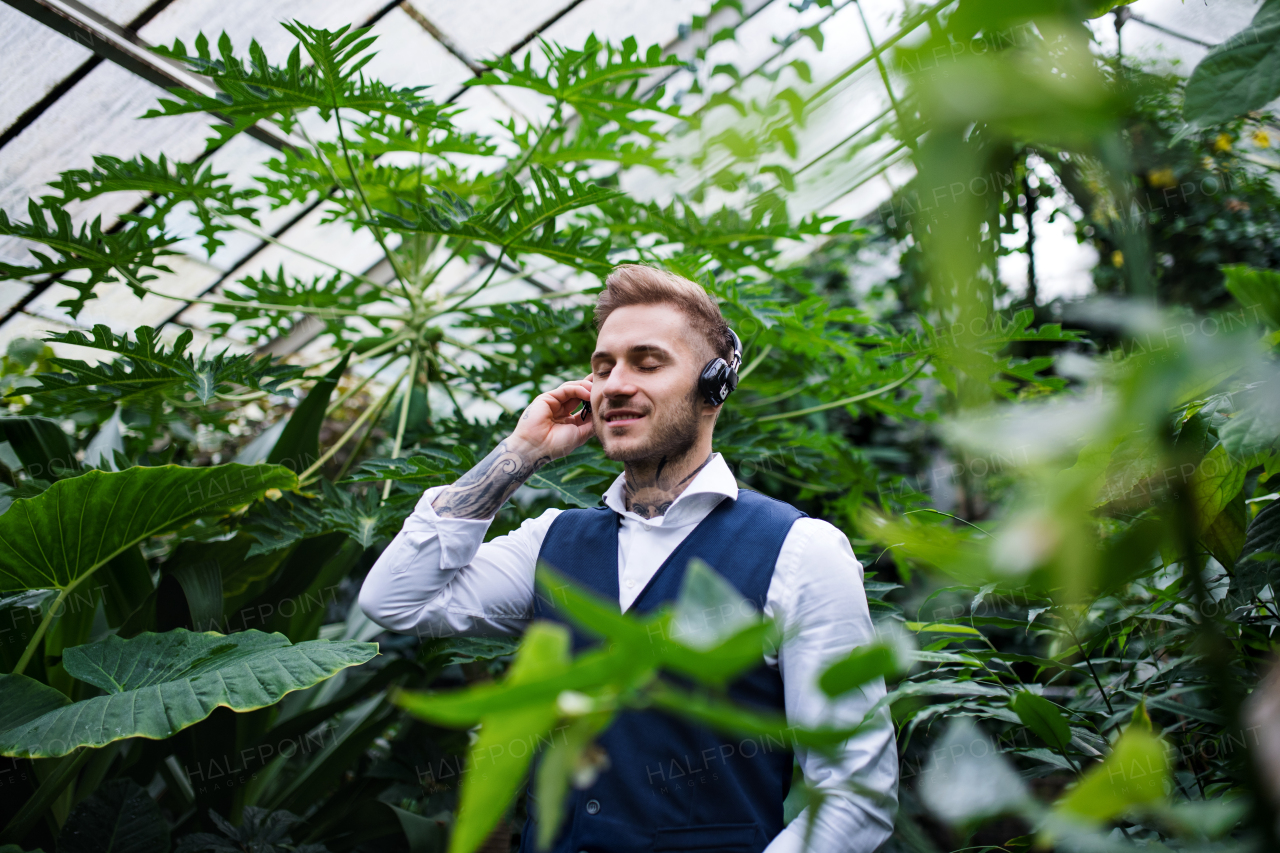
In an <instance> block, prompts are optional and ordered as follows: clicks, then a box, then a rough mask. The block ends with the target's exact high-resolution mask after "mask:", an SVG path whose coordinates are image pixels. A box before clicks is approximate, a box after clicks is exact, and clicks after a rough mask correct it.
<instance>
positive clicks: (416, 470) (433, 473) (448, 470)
mask: <svg viewBox="0 0 1280 853" xmlns="http://www.w3.org/2000/svg"><path fill="white" fill-rule="evenodd" d="M423 452H424V453H425V454H429V455H415V456H410V457H407V458H405V457H401V458H399V459H382V458H380V459H366V460H365V461H364V462H362V463H360V467H359V468H357V469H356V470H355V471H354V472H353V473H352V474H351V476H350V477H348V478H347V479H346V480H343V483H379V482H382V481H383V480H395V481H396V482H398V483H406V484H409V485H412V486H415V487H421V488H428V487H430V486H438V485H440V484H442V483H451V482H453V481H454V480H456V479H457V478H458V477H459V476H461V475H462V474H463V473H464V472H465V471H466V470H467V469H468V468H470V467H471V465H470V464H468V463H467V462H466V460H461V459H459V458H458V457H457V456H455V455H454V454H452V453H446V452H444V451H434V450H426V451H423ZM471 464H474V460H471Z"/></svg>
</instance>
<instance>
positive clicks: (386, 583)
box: [360, 265, 898, 853]
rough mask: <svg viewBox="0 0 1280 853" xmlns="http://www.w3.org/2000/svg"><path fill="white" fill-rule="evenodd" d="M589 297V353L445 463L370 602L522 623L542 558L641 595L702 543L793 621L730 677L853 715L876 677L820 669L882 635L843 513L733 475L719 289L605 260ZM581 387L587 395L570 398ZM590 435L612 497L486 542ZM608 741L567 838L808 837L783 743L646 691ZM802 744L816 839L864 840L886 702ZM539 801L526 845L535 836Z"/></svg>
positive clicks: (607, 841) (597, 584)
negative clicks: (838, 742) (831, 684)
mask: <svg viewBox="0 0 1280 853" xmlns="http://www.w3.org/2000/svg"><path fill="white" fill-rule="evenodd" d="M595 313H596V325H597V328H598V330H599V336H598V339H597V342H596V349H595V352H594V353H593V354H592V356H591V375H590V376H588V377H586V378H585V379H581V380H578V381H576V382H569V383H566V384H564V385H561V386H560V387H559V388H557V389H555V390H553V391H549V392H547V393H545V394H541V395H539V396H538V397H537V398H536V399H535V400H534V401H533V402H532V403H531V404H530V405H529V407H528V408H527V409H526V410H525V411H524V413H523V414H522V415H521V416H520V420H519V422H518V423H517V426H516V428H515V430H514V432H512V433H511V435H510V436H509V437H508V438H507V439H506V440H505V441H503V442H502V443H500V444H499V445H498V447H497V448H495V449H494V451H493V452H492V453H490V454H489V455H488V456H487V457H485V458H484V460H483V461H481V462H480V463H479V464H477V465H476V466H475V467H474V468H473V469H471V471H469V472H468V473H467V474H466V475H464V476H463V477H462V478H461V479H460V480H458V481H457V482H456V483H454V484H453V485H450V486H443V487H437V488H433V489H428V490H427V492H426V493H425V494H424V495H423V496H422V499H421V500H420V501H419V502H418V505H417V508H416V510H415V511H414V513H413V515H411V516H410V517H409V518H408V519H407V520H406V521H405V524H404V528H403V529H402V530H401V532H400V533H399V534H398V535H397V536H396V538H395V539H394V540H393V541H392V543H391V545H390V546H388V548H387V550H386V551H384V552H383V554H382V556H381V557H380V558H379V559H378V561H377V563H376V564H375V565H374V566H373V568H372V569H371V570H370V572H369V576H368V578H367V579H366V580H365V582H364V586H363V588H362V589H361V591H360V606H361V607H362V608H363V610H364V612H365V613H366V614H368V616H369V618H370V619H372V620H374V621H375V622H377V623H378V624H380V625H382V626H384V627H386V628H388V629H390V630H393V631H403V632H406V633H407V632H419V633H422V634H428V635H430V636H450V635H466V634H471V635H477V634H517V633H519V632H520V631H521V630H522V629H523V628H524V626H525V625H527V624H528V622H529V621H530V619H532V618H556V617H555V615H554V613H553V612H548V611H546V610H545V609H544V607H543V604H544V602H543V600H542V599H541V597H535V595H534V568H535V566H536V564H537V563H538V561H539V560H543V561H545V562H546V563H547V564H548V565H551V566H553V567H555V568H556V569H558V570H559V571H560V572H561V573H562V574H565V575H567V576H568V577H569V578H570V579H571V580H573V581H575V582H577V583H579V584H582V585H585V586H588V587H590V588H591V589H593V590H594V591H596V592H597V593H599V594H601V595H603V596H606V597H609V598H616V600H617V602H618V607H619V609H620V610H621V611H622V612H645V611H649V610H653V609H655V608H657V607H659V606H661V605H662V604H664V603H668V602H670V601H671V600H672V599H674V597H675V596H676V594H677V592H678V590H679V588H680V580H681V578H682V577H683V574H684V571H685V569H686V566H687V564H688V562H689V560H690V559H691V558H693V557H699V558H702V559H704V560H706V562H708V563H709V564H710V565H711V566H712V567H713V568H714V569H715V570H716V571H718V572H719V573H721V574H722V575H724V576H725V577H726V578H727V579H728V580H729V581H730V582H731V583H733V584H734V585H735V586H736V587H737V588H738V590H739V592H741V593H742V594H743V595H744V597H746V598H747V599H754V600H755V601H756V603H757V604H763V611H764V613H765V615H766V616H769V617H772V618H773V619H775V620H776V621H777V622H778V623H779V625H780V626H781V627H782V629H783V632H784V633H783V640H782V641H781V643H780V646H779V648H778V649H777V651H776V654H769V655H766V656H765V658H764V661H763V662H762V663H761V665H760V666H759V667H758V668H757V669H756V670H755V671H753V672H752V673H750V674H749V675H748V676H744V677H743V678H742V679H740V680H739V682H737V683H735V685H733V689H734V691H736V692H734V694H733V695H734V696H735V698H739V699H742V700H746V701H751V702H755V703H756V704H759V705H763V706H764V707H765V708H766V709H769V710H774V711H776V712H785V713H786V717H787V720H788V722H789V723H790V724H792V725H800V726H817V725H829V726H850V725H856V724H857V723H858V722H860V721H862V719H863V717H864V715H866V713H867V712H868V711H869V709H870V708H871V707H872V706H873V705H874V704H875V702H876V701H877V700H878V699H880V698H881V697H883V696H884V692H885V688H884V684H883V682H882V681H877V682H875V683H873V684H870V685H867V686H866V687H865V688H864V689H863V690H861V691H858V690H855V691H852V694H851V695H848V696H847V698H846V697H841V698H840V699H838V700H831V699H829V698H828V697H827V696H826V695H825V694H824V693H822V691H821V690H820V689H819V688H818V686H817V683H816V679H817V677H818V675H820V674H821V672H822V671H823V670H825V668H826V667H827V666H828V665H830V663H832V662H833V661H834V660H836V659H838V658H840V657H843V656H844V655H846V654H848V653H849V651H850V650H851V649H853V648H855V647H856V646H860V645H864V644H866V643H868V642H870V641H871V640H872V638H873V629H872V624H871V618H870V613H869V611H868V607H867V601H866V596H865V593H864V591H863V588H862V567H861V565H860V564H859V562H858V561H857V560H856V559H855V558H854V556H853V551H852V549H851V548H850V545H849V541H848V539H847V538H846V537H845V536H844V534H843V533H841V532H840V531H839V530H837V529H836V528H835V527H833V526H832V525H830V524H828V523H827V522H825V521H819V520H817V519H811V518H808V517H806V516H804V515H803V513H800V512H799V511H797V510H795V509H793V508H792V507H790V506H788V505H787V504H784V503H781V502H779V501H774V500H772V499H770V498H766V497H763V496H761V495H759V494H757V493H755V492H751V491H747V490H740V489H738V487H737V485H736V480H735V478H734V476H733V473H732V472H731V471H730V469H729V466H728V465H727V464H726V463H725V461H724V459H722V458H721V456H720V455H719V454H718V453H715V452H713V451H712V447H711V436H712V431H713V429H714V427H715V422H716V418H717V417H718V416H719V414H720V409H721V404H723V402H724V398H725V397H726V396H728V394H729V393H730V391H732V390H733V387H734V386H735V385H736V383H737V374H736V372H735V370H736V368H737V366H738V363H739V362H740V361H741V350H740V344H738V343H737V338H736V336H734V335H733V333H732V332H731V331H730V330H729V327H728V326H727V325H726V323H725V321H724V318H723V317H722V316H721V314H720V309H719V307H718V306H717V304H716V302H715V301H714V300H713V299H712V298H711V297H710V296H709V295H708V294H707V293H706V292H705V291H704V290H703V289H702V288H701V287H699V286H698V285H696V284H694V283H692V282H690V281H687V280H685V279H683V278H680V277H678V276H675V275H671V274H668V273H665V272H662V271H659V270H656V269H652V268H649V267H645V266H638V265H624V266H621V267H618V268H617V269H616V270H614V271H613V273H612V274H610V276H609V277H608V280H607V282H606V289H605V291H604V292H603V293H602V294H601V295H600V297H599V300H598V302H597V304H596V309H595ZM735 350H737V351H736V352H735ZM717 359H721V360H723V361H717ZM584 402H589V405H590V414H589V415H584V414H583V413H582V412H575V409H577V408H578V406H579V405H580V404H582V403H584ZM593 435H594V436H596V437H598V438H599V439H600V442H601V444H602V445H603V448H604V452H605V454H606V455H607V456H608V457H609V458H610V459H614V460H618V461H621V462H623V463H625V467H624V471H623V474H622V475H621V476H619V477H618V479H617V480H615V481H614V483H613V485H612V486H611V487H610V488H609V490H608V491H607V492H606V493H605V495H604V501H603V502H604V504H605V507H602V508H599V509H575V510H568V511H561V510H556V509H551V510H547V511H546V512H544V513H543V514H542V515H541V516H539V517H538V518H534V519H529V520H527V521H525V522H524V523H523V524H522V525H520V527H519V528H518V529H516V530H514V531H512V532H511V533H509V534H507V535H505V536H498V537H496V538H494V539H493V541H491V542H487V543H484V544H481V543H482V541H483V539H484V535H485V531H486V530H487V529H488V526H489V524H490V522H491V521H492V520H493V517H494V515H495V513H496V512H497V511H498V509H499V508H500V507H501V506H502V504H503V503H504V502H505V501H506V500H507V498H509V497H510V496H511V495H512V493H513V492H515V490H516V489H517V488H519V487H520V485H521V484H522V483H523V482H524V481H525V480H526V479H527V478H528V477H529V476H530V475H531V474H532V473H533V472H535V471H537V470H538V469H539V468H540V467H541V466H543V465H545V464H546V463H547V462H549V461H551V460H552V459H558V458H561V457H564V456H567V455H568V454H569V453H571V452H572V451H573V450H574V449H575V448H577V447H579V446H581V445H582V444H583V443H585V442H586V441H587V440H588V439H590V438H591V437H592V436H593ZM582 639H583V638H582V637H581V635H577V636H576V638H575V645H580V644H581V643H580V641H581V640H582ZM601 745H602V746H603V747H604V749H605V751H606V754H607V755H608V758H609V767H608V769H607V770H605V771H604V772H602V773H601V774H600V776H599V777H598V778H597V779H596V781H595V782H594V784H592V785H591V786H590V787H588V788H586V789H585V790H582V791H574V792H573V793H572V794H571V795H570V796H569V797H568V798H567V802H566V809H567V811H566V817H565V822H564V827H563V829H562V831H561V833H560V836H559V838H558V840H557V841H556V843H555V844H554V845H553V848H552V849H553V850H555V851H556V853H561V851H563V852H564V853H574V851H580V850H590V851H593V853H595V851H602V853H630V851H641V850H645V851H647V850H680V851H687V850H716V851H752V853H758V851H761V850H767V853H784V851H799V850H801V849H803V848H804V846H805V836H806V831H807V830H808V829H809V826H808V824H809V819H808V818H809V815H808V814H807V813H802V814H801V815H800V817H799V818H797V819H796V820H795V821H793V822H792V823H791V824H790V825H789V826H787V827H786V829H785V830H784V829H783V824H782V801H783V799H784V797H785V796H786V793H787V790H788V788H789V786H790V784H791V779H792V753H791V752H790V750H789V749H787V748H785V746H784V747H782V748H779V747H778V746H777V745H776V743H767V742H766V743H760V742H757V741H753V740H751V739H746V740H743V739H740V738H729V737H723V736H720V735H718V734H716V733H714V732H711V731H710V730H708V729H704V728H702V727H700V726H696V725H694V724H691V723H687V722H684V721H682V720H677V719H674V718H672V717H669V716H665V715H660V714H658V713H657V712H655V711H627V712H623V713H622V714H620V715H619V716H618V717H617V718H616V720H615V722H614V723H613V725H612V726H611V727H610V728H609V729H608V730H607V731H606V732H605V733H604V734H603V735H602V737H601ZM796 759H797V760H798V762H799V766H800V769H801V771H802V772H803V774H804V777H805V779H806V780H807V781H808V783H809V784H810V785H811V786H813V787H816V788H819V789H821V790H822V791H823V792H824V793H825V794H827V795H828V796H827V798H826V801H825V804H824V805H823V806H822V808H821V809H819V810H818V815H817V818H816V820H815V821H814V822H813V826H812V835H811V837H810V841H811V846H810V848H809V849H812V850H821V851H859V853H871V851H873V850H875V849H876V848H877V847H879V846H880V844H881V843H882V842H883V841H884V840H885V839H886V838H888V837H889V835H890V833H891V832H892V821H893V811H894V809H895V808H896V804H897V780H898V764H897V750H896V746H895V743H894V735H893V727H892V723H891V722H890V719H889V717H888V713H887V711H886V710H885V709H881V710H880V711H878V712H877V713H876V714H875V715H873V717H872V718H871V720H870V721H869V722H868V724H867V725H866V726H864V728H863V729H862V730H861V731H860V732H859V733H858V734H857V735H856V736H855V737H853V738H851V739H850V740H849V741H847V742H846V743H845V745H844V747H843V750H842V751H841V752H840V753H839V756H838V758H836V759H831V758H827V757H824V756H822V755H817V754H813V753H811V752H808V751H806V750H804V749H798V750H797V751H796ZM536 793H537V792H536V790H535V791H533V792H531V795H536ZM531 811H532V810H531ZM530 820H531V825H530V826H527V827H526V830H525V832H524V835H523V838H522V843H521V850H522V851H532V850H533V849H534V848H533V837H534V836H535V832H534V831H533V827H532V818H531V819H530Z"/></svg>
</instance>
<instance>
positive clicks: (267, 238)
mask: <svg viewBox="0 0 1280 853" xmlns="http://www.w3.org/2000/svg"><path fill="white" fill-rule="evenodd" d="M213 216H216V217H217V218H218V219H221V220H222V221H223V222H225V223H227V224H228V225H230V226H231V227H232V228H234V229H236V230H237V231H243V232H244V233H246V234H248V235H249V236H250V237H254V238H255V239H258V240H262V241H263V242H266V243H270V244H271V245H273V246H279V247H280V248H281V249H284V250H285V251H286V252H292V253H293V254H295V255H297V256H298V257H300V258H306V259H307V260H309V261H315V262H316V263H317V264H320V265H321V266H325V267H328V268H329V269H331V270H333V271H334V272H340V273H342V274H343V275H345V276H347V277H348V278H352V279H355V280H356V281H362V282H364V283H365V284H368V285H370V286H372V287H376V288H377V289H378V290H382V291H385V292H386V293H394V292H395V291H394V290H392V289H391V288H389V287H387V286H386V285H385V284H383V283H381V282H378V281H374V280H373V279H371V278H369V277H368V276H366V275H361V274H360V273H354V272H351V271H350V270H345V269H343V268H342V267H340V266H338V265H337V264H335V263H333V262H331V261H326V260H325V259H324V258H318V257H316V256H315V255H313V254H311V253H309V252H304V251H302V250H301V249H299V248H297V247H296V246H290V245H289V244H288V243H285V242H284V241H282V240H280V239H278V238H276V237H273V236H271V235H270V234H268V233H267V232H265V231H259V230H258V229H257V228H247V227H245V226H244V225H238V224H236V223H235V222H233V221H231V220H230V219H228V218H227V217H225V216H223V215H222V214H220V213H216V212H214V213H213Z"/></svg>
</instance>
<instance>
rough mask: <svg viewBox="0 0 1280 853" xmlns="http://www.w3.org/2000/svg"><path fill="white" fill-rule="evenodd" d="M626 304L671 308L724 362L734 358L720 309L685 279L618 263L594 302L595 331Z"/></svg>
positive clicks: (727, 328) (704, 293) (637, 265)
mask: <svg viewBox="0 0 1280 853" xmlns="http://www.w3.org/2000/svg"><path fill="white" fill-rule="evenodd" d="M627 305H670V306H672V307H673V308H675V309H676V310H678V311H680V312H681V313H682V314H684V315H685V317H687V318H688V319H689V324H690V325H691V326H693V328H694V331H696V332H697V333H698V334H699V335H701V336H702V337H703V339H704V340H706V342H707V345H708V346H709V347H710V348H711V351H712V352H713V353H715V354H716V355H717V356H719V357H720V358H723V359H726V360H728V359H729V358H731V357H732V355H733V336H732V335H731V334H730V333H729V324H728V323H726V322H725V320H724V316H723V315H722V314H721V313H720V306H719V305H717V304H716V301H715V299H714V298H712V296H711V295H710V294H709V293H707V291H705V290H704V289H703V288H702V287H701V286H700V285H698V284H695V283H694V282H692V281H689V279H687V278H682V277H681V276H678V275H676V274H675V273H671V272H667V271H666V270H660V269H657V268H656V267H649V266H645V265H643V264H620V265H619V266H617V267H615V268H614V270H613V272H611V273H609V276H608V278H606V279H605V281H604V292H603V293H601V294H600V297H599V298H598V299H597V300H596V312H595V313H596V328H597V329H599V328H601V327H602V326H604V321H605V320H607V319H608V318H609V315H610V314H612V313H613V312H614V311H616V310H618V309H619V308H622V307H624V306H627Z"/></svg>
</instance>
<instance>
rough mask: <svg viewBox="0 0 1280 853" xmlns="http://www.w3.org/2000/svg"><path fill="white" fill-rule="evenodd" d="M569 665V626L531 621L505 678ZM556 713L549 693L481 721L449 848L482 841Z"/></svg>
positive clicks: (540, 675) (520, 679) (536, 676)
mask: <svg viewBox="0 0 1280 853" xmlns="http://www.w3.org/2000/svg"><path fill="white" fill-rule="evenodd" d="M568 668H569V631H568V629H567V628H565V626H563V625H556V624H552V623H547V622H535V623H534V624H533V625H531V626H530V627H529V630H528V631H527V632H526V633H525V637H524V642H523V643H521V645H520V650H519V651H518V652H516V658H515V660H514V661H513V662H512V664H511V671H510V673H509V674H508V676H507V679H506V683H507V684H511V685H519V684H528V683H534V682H537V681H540V680H544V679H547V678H549V677H552V676H555V675H558V674H560V673H563V672H565V671H566V670H567V669H568ZM558 717H559V711H558V710H557V709H556V702H555V700H554V699H550V700H543V701H540V702H532V703H529V704H527V705H522V706H518V707H514V708H506V709H503V710H495V711H494V712H493V713H490V714H487V715H485V716H484V717H483V718H482V719H481V721H480V737H479V740H477V741H476V743H475V745H474V746H473V747H472V748H471V752H470V755H469V757H468V760H467V770H468V771H469V772H468V773H467V774H466V776H465V777H464V778H463V782H462V791H461V793H460V794H459V798H458V822H457V824H456V825H455V826H454V830H453V836H452V838H450V840H449V853H472V851H473V850H475V849H476V848H478V847H479V846H480V845H481V844H483V843H484V840H485V839H486V838H487V837H488V836H489V833H490V832H492V831H493V827H494V826H495V825H496V824H497V822H498V819H499V818H500V817H502V814H503V812H505V811H506V810H507V806H508V804H509V803H510V802H511V800H512V799H514V798H515V795H516V791H517V790H518V788H519V786H520V785H522V784H523V783H524V776H525V771H526V770H528V769H529V762H530V760H532V758H533V753H534V751H535V750H536V749H537V748H538V745H539V740H540V739H544V740H545V738H546V734H547V732H549V731H550V730H551V727H552V726H553V725H555V722H556V719H557V718H558Z"/></svg>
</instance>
